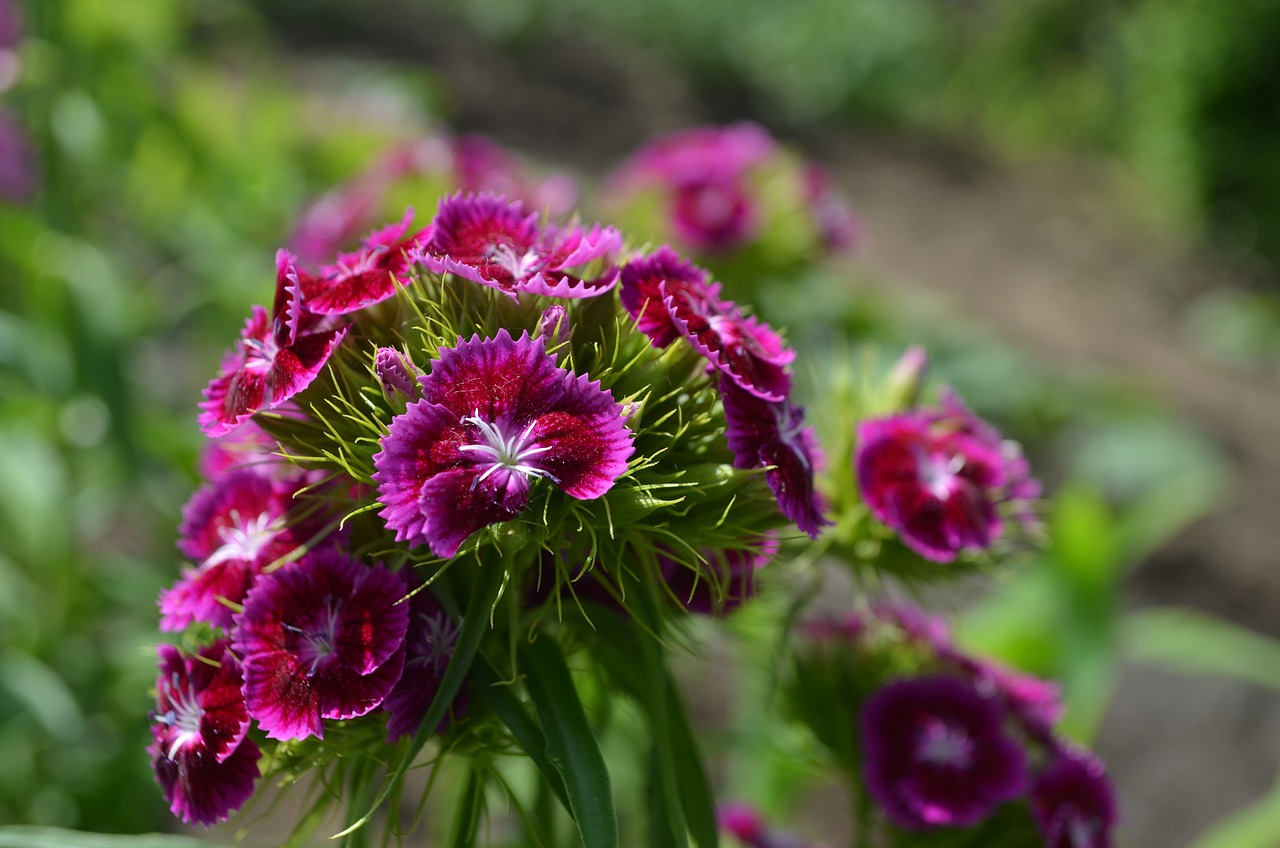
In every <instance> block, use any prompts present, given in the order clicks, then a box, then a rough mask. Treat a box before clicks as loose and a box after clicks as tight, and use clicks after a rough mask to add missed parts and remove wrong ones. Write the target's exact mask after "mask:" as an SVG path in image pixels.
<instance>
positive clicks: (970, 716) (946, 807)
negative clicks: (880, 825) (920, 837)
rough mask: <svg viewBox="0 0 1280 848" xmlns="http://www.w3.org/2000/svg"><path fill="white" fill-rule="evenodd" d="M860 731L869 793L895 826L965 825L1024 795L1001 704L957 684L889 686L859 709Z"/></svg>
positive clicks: (942, 679)
mask: <svg viewBox="0 0 1280 848" xmlns="http://www.w3.org/2000/svg"><path fill="white" fill-rule="evenodd" d="M859 730H860V738H861V741H862V750H863V753H864V756H865V760H864V763H863V777H864V778H865V780H866V785H867V791H868V792H869V793H870V794H871V797H872V798H874V799H875V801H876V803H877V804H879V805H880V807H881V809H882V810H884V812H885V815H886V816H887V817H888V818H889V820H890V821H892V822H893V823H894V824H897V825H898V826H900V827H904V828H907V829H910V830H919V829H922V828H927V827H931V826H948V827H969V826H971V825H975V824H977V823H978V822H980V821H982V820H983V819H985V818H986V817H987V816H989V815H990V814H991V813H992V812H994V811H995V809H996V807H998V806H999V805H1000V804H1002V803H1004V802H1005V801H1010V800H1013V799H1014V798H1016V797H1018V796H1019V795H1021V794H1022V793H1023V792H1024V791H1025V790H1026V787H1027V763H1026V755H1025V754H1024V753H1023V751H1022V748H1021V746H1020V745H1018V743H1017V742H1015V741H1014V740H1013V739H1012V738H1010V737H1009V736H1008V735H1007V734H1006V732H1005V730H1004V711H1003V709H1002V708H1001V706H1000V704H999V702H997V701H995V700H992V699H990V698H984V697H983V696H981V695H980V694H979V693H978V692H977V691H976V690H975V689H974V688H973V687H972V686H971V685H970V684H969V683H968V682H967V681H964V680H962V679H959V678H955V677H946V676H934V677H920V678H915V679H913V680H900V681H896V682H893V683H890V684H888V685H886V686H885V687H883V688H882V689H880V690H879V691H878V692H877V693H876V694H875V695H873V696H872V697H871V699H870V700H868V701H867V703H866V705H865V706H864V707H863V710H862V716H861V720H860V722H859Z"/></svg>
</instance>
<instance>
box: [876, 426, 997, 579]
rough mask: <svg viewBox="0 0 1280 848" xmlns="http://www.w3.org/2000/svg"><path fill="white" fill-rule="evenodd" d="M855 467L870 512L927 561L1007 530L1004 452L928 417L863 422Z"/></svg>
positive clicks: (986, 543) (949, 556) (980, 544)
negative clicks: (1002, 506) (1000, 508)
mask: <svg viewBox="0 0 1280 848" xmlns="http://www.w3.org/2000/svg"><path fill="white" fill-rule="evenodd" d="M854 467H855V470H856V472H857V477H858V486H859V488H860V489H861V491H862V497H863V500H864V501H865V503H866V504H867V508H868V509H870V510H871V514H872V515H873V516H875V517H876V519H877V520H879V521H880V522H882V523H883V524H885V525H886V526H888V527H890V528H892V529H893V530H896V531H897V532H898V533H899V535H900V536H901V537H902V541H903V542H905V543H906V544H907V545H908V546H909V547H911V548H912V549H913V550H915V551H916V552H917V553H919V554H920V555H921V556H923V557H925V558H926V559H931V560H934V561H936V562H950V561H951V560H953V559H955V557H956V554H958V553H959V552H960V551H962V550H965V549H976V550H984V549H986V548H989V547H991V544H992V542H994V541H995V539H996V538H997V537H999V535H1000V532H1001V529H1002V526H1003V525H1002V523H1001V520H1000V516H999V515H998V513H997V510H996V506H997V503H998V501H999V500H1000V499H1001V498H1002V497H1003V495H1002V494H1001V492H1002V490H1003V488H1004V487H1005V485H1006V483H1007V482H1008V476H1007V474H1006V470H1005V464H1004V462H1003V460H1002V457H1001V455H1000V453H999V452H998V451H997V450H994V449H993V448H992V447H990V446H989V445H987V444H986V443H985V442H983V441H980V440H979V439H977V438H974V437H972V436H970V435H967V434H965V433H963V432H960V431H958V430H955V429H954V428H951V427H948V426H945V425H940V424H939V423H938V422H937V421H936V420H935V419H934V418H933V417H932V416H931V415H929V414H926V413H921V412H914V413H906V414H903V415H894V416H890V417H888V418H878V419H869V420H866V421H863V422H862V423H861V424H859V425H858V449H857V454H856V458H855V466H854Z"/></svg>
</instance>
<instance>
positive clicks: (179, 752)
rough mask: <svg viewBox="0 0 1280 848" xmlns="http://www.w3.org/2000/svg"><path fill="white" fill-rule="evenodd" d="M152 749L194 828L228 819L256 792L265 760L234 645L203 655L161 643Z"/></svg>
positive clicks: (161, 778)
mask: <svg viewBox="0 0 1280 848" xmlns="http://www.w3.org/2000/svg"><path fill="white" fill-rule="evenodd" d="M157 654H158V655H159V659H160V662H159V666H160V676H159V677H158V678H157V680H156V707H155V710H154V711H153V712H152V713H151V721H152V725H151V735H152V743H151V746H150V748H148V753H149V754H150V755H151V764H152V767H153V768H154V769H155V773H156V780H157V781H158V782H159V783H160V786H161V788H162V790H163V791H164V797H165V800H166V801H168V802H169V809H170V810H171V811H172V812H173V814H174V815H175V816H178V817H179V818H180V819H182V820H183V821H185V822H188V823H199V824H203V825H206V826H207V825H211V824H214V823H216V822H220V821H223V820H224V819H226V818H227V816H228V815H230V814H231V813H232V812H233V811H235V810H237V809H239V808H240V806H241V805H242V804H244V802H245V801H246V800H248V798H249V796H250V795H252V794H253V784H254V781H255V780H257V778H258V760H259V758H260V757H261V756H262V754H261V752H260V751H259V750H258V746H257V745H256V744H254V742H253V740H251V739H246V738H245V733H246V731H247V730H248V729H249V713H248V711H247V709H246V708H245V703H244V697H243V695H241V691H240V668H239V666H238V665H237V663H236V661H235V658H234V657H233V656H232V655H231V653H230V652H229V651H228V650H227V642H226V640H222V641H219V642H215V643H214V644H212V645H209V646H207V647H205V648H202V649H201V650H200V652H199V653H198V654H197V655H195V656H192V655H188V654H184V653H183V652H182V651H179V650H178V649H177V648H175V647H173V646H172V645H160V646H159V647H158V648H157Z"/></svg>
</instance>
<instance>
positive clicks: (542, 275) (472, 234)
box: [418, 193, 622, 298]
mask: <svg viewBox="0 0 1280 848" xmlns="http://www.w3.org/2000/svg"><path fill="white" fill-rule="evenodd" d="M433 227H434V230H433V234H432V237H431V238H430V240H428V241H427V243H426V244H425V245H424V246H423V248H422V249H421V251H420V252H419V256H418V260H419V261H420V262H421V263H422V264H423V265H424V266H425V267H426V268H427V270H429V271H431V272H433V273H436V274H443V273H450V274H456V275H458V276H459V277H463V278H465V279H468V280H471V281H472V282H476V283H480V284H482V285H486V286H492V287H493V288H496V289H498V290H499V291H503V292H506V293H507V294H509V295H511V296H512V297H515V296H516V295H517V294H518V293H520V292H530V293H532V294H540V295H549V296H553V297H568V298H578V297H593V296H595V295H598V294H602V293H604V292H606V291H608V290H609V289H610V288H612V287H613V285H614V283H616V282H617V278H618V270H617V268H615V267H613V266H612V265H611V264H608V260H609V259H610V258H611V257H612V256H613V254H615V253H617V252H618V251H619V250H620V249H621V248H622V236H621V235H620V234H619V233H618V231H617V230H615V229H613V228H612V227H601V226H600V225H599V224H597V225H595V226H593V227H592V228H591V229H590V230H588V231H583V230H581V229H579V228H577V227H574V228H570V229H561V228H559V227H555V226H552V225H546V226H543V225H541V224H539V222H538V214H537V213H536V212H533V213H529V214H526V213H525V211H524V205H523V204H522V203H521V202H520V201H518V200H517V201H514V202H511V203H508V202H507V201H506V200H505V199H504V198H501V197H498V196H497V195H493V194H487V193H486V194H479V195H470V194H469V195H466V196H463V195H461V194H459V195H455V196H454V197H451V198H449V199H448V200H445V201H444V202H442V203H441V204H440V208H439V210H438V211H437V212H436V218H435V222H434V224H433ZM597 261H604V262H605V263H606V267H605V269H604V270H603V271H602V272H601V273H600V275H599V276H596V277H594V278H592V279H585V278H583V277H581V276H574V275H573V274H570V273H569V271H570V269H575V268H576V269H582V268H585V267H586V266H588V265H590V264H591V263H595V262H597Z"/></svg>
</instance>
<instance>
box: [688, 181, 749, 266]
mask: <svg viewBox="0 0 1280 848" xmlns="http://www.w3.org/2000/svg"><path fill="white" fill-rule="evenodd" d="M758 218H759V215H758V214H757V212H756V205H755V198H754V197H753V196H752V193H751V191H750V188H749V186H748V185H747V184H746V182H745V181H744V180H732V181H728V180H726V181H708V182H703V183H694V184H692V185H685V186H680V187H678V188H677V189H676V191H675V195H674V196H673V197H672V199H671V221H672V223H673V224H674V225H675V232H676V235H677V236H678V237H679V239H680V241H681V242H683V243H684V244H687V245H689V246H690V247H691V248H693V249H694V250H701V251H708V252H710V251H716V250H728V249H731V248H734V247H737V246H738V245H741V244H746V243H747V242H750V241H751V240H752V239H754V238H755V236H756V233H757V231H758V229H759V222H758V220H757V219H758Z"/></svg>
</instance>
